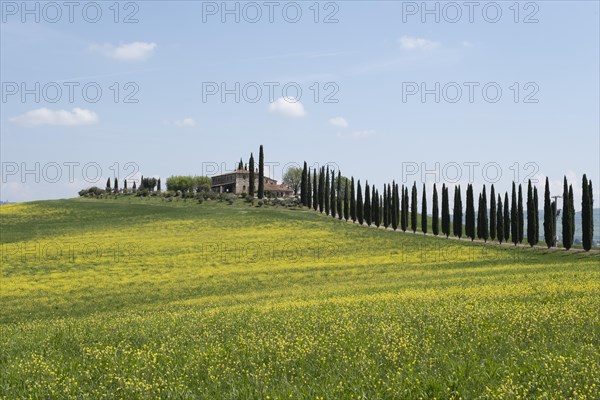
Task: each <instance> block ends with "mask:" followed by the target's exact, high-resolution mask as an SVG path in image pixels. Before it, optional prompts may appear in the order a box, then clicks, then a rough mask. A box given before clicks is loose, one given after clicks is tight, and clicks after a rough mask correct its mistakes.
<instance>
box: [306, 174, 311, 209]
mask: <svg viewBox="0 0 600 400" xmlns="http://www.w3.org/2000/svg"><path fill="white" fill-rule="evenodd" d="M310 179H311V178H310V168H309V169H308V173H307V175H306V207H308V208H310V207H312V185H311V180H310Z"/></svg>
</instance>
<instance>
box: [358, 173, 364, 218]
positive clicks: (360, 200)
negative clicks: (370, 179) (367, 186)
mask: <svg viewBox="0 0 600 400" xmlns="http://www.w3.org/2000/svg"><path fill="white" fill-rule="evenodd" d="M356 218H357V219H358V223H359V224H361V225H362V224H363V222H364V205H363V196H362V189H361V187H360V179H359V180H358V183H357V186H356Z"/></svg>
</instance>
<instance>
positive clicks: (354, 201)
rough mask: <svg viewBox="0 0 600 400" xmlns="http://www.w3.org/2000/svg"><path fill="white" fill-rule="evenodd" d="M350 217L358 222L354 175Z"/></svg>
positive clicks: (351, 184)
mask: <svg viewBox="0 0 600 400" xmlns="http://www.w3.org/2000/svg"><path fill="white" fill-rule="evenodd" d="M350 217H351V218H352V222H356V195H355V194H354V177H352V179H351V180H350Z"/></svg>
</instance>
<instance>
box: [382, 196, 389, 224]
mask: <svg viewBox="0 0 600 400" xmlns="http://www.w3.org/2000/svg"><path fill="white" fill-rule="evenodd" d="M388 204H389V202H388V192H387V185H383V226H384V228H386V229H387V227H388V226H390V220H389V218H388V217H389V208H388Z"/></svg>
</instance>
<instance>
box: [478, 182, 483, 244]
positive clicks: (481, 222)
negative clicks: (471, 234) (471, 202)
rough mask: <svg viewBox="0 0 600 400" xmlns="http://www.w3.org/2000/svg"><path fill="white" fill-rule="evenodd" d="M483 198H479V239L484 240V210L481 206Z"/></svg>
mask: <svg viewBox="0 0 600 400" xmlns="http://www.w3.org/2000/svg"><path fill="white" fill-rule="evenodd" d="M481 200H482V196H481V193H479V197H478V198H477V239H483V208H482V206H481Z"/></svg>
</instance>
